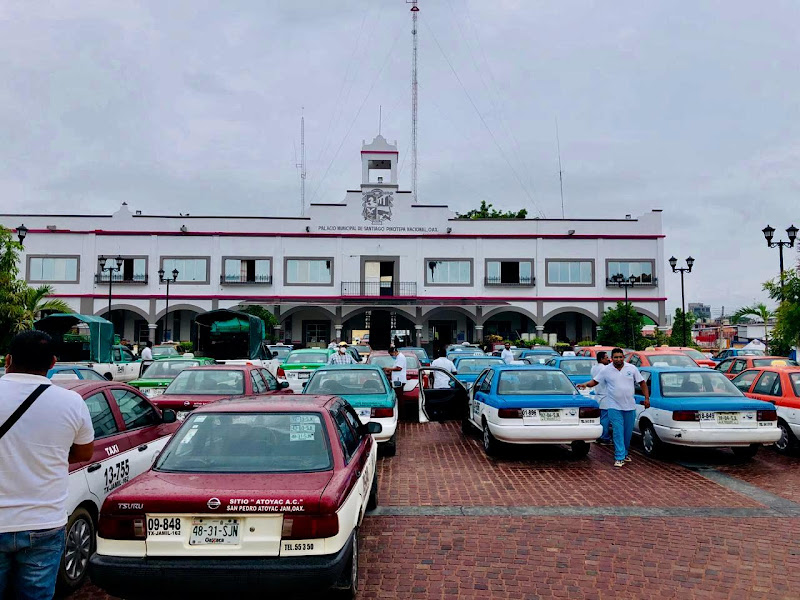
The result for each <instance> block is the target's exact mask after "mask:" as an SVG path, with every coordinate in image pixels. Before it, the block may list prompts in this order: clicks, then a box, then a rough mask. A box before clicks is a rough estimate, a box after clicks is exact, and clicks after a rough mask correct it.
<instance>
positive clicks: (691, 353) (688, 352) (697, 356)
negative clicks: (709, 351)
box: [681, 348, 708, 360]
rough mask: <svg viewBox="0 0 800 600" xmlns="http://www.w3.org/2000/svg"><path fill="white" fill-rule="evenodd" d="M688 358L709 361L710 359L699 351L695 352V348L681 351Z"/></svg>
mask: <svg viewBox="0 0 800 600" xmlns="http://www.w3.org/2000/svg"><path fill="white" fill-rule="evenodd" d="M681 352H683V353H684V354H685V355H686V356H688V357H690V358H693V359H694V360H708V357H707V356H706V355H705V354H703V353H702V352H700V351H699V350H695V349H694V348H689V349H688V350H681Z"/></svg>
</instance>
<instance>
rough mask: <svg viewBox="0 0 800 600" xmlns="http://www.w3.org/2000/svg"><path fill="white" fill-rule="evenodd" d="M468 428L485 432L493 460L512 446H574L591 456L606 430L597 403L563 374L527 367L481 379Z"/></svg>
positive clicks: (493, 370)
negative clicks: (503, 448)
mask: <svg viewBox="0 0 800 600" xmlns="http://www.w3.org/2000/svg"><path fill="white" fill-rule="evenodd" d="M462 428H463V430H464V432H465V433H469V432H470V431H471V430H472V429H473V428H477V429H479V430H480V431H481V432H482V434H483V448H484V450H485V451H486V454H488V455H494V454H496V453H497V451H498V450H499V449H500V448H501V446H502V444H503V443H506V444H570V445H571V447H572V452H573V454H574V455H575V456H586V454H587V453H588V452H589V442H591V441H593V440H596V439H597V438H598V437H600V434H601V433H602V431H603V428H602V426H601V425H600V408H599V405H598V404H597V401H596V400H595V399H594V398H592V397H590V396H584V395H582V394H580V393H579V392H578V390H577V389H576V388H575V385H573V383H572V382H571V381H570V380H569V379H568V378H567V376H566V375H565V374H564V372H563V371H561V370H560V369H556V368H555V367H544V366H523V365H505V366H493V367H490V368H488V369H486V370H484V371H483V373H481V374H480V375H479V376H478V379H477V380H476V381H475V385H473V387H472V389H471V390H470V393H469V400H468V409H467V414H466V416H465V417H464V420H463V425H462Z"/></svg>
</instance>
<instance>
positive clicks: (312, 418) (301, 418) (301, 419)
mask: <svg viewBox="0 0 800 600" xmlns="http://www.w3.org/2000/svg"><path fill="white" fill-rule="evenodd" d="M289 422H290V423H319V417H318V416H317V415H290V416H289Z"/></svg>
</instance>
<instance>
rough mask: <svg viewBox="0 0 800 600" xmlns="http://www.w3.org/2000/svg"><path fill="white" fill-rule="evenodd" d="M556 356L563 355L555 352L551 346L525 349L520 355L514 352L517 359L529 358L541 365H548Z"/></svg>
mask: <svg viewBox="0 0 800 600" xmlns="http://www.w3.org/2000/svg"><path fill="white" fill-rule="evenodd" d="M556 356H561V355H560V354H559V353H558V352H556V351H555V350H553V349H552V348H551V347H550V346H534V347H533V348H525V349H523V350H522V352H520V353H519V355H517V353H516V352H514V358H515V359H519V358H529V359H531V361H533V362H535V361H537V360H538V361H539V363H541V364H544V363H546V362H547V361H548V360H549V359H550V358H554V357H556Z"/></svg>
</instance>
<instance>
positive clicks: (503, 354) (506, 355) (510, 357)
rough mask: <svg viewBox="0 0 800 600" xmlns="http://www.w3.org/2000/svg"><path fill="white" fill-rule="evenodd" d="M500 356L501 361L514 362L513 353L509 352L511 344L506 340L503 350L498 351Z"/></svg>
mask: <svg viewBox="0 0 800 600" xmlns="http://www.w3.org/2000/svg"><path fill="white" fill-rule="evenodd" d="M500 358H502V359H503V362H504V363H506V364H507V365H510V364H511V363H512V362H514V353H513V352H511V344H510V343H509V342H506V344H505V347H504V348H503V351H502V352H501V353H500Z"/></svg>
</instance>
